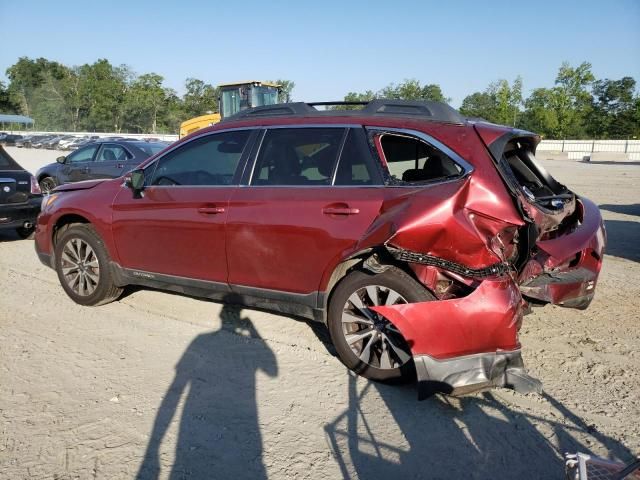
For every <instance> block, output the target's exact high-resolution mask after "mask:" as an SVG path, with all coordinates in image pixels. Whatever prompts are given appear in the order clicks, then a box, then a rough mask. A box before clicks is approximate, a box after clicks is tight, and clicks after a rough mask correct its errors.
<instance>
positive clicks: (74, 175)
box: [36, 140, 167, 194]
mask: <svg viewBox="0 0 640 480" xmlns="http://www.w3.org/2000/svg"><path fill="white" fill-rule="evenodd" d="M166 147H167V143H163V142H144V141H117V140H96V141H92V142H91V143H89V144H87V145H85V146H83V147H82V148H79V149H78V150H76V151H74V152H73V153H70V154H69V155H66V156H64V155H63V156H61V157H58V158H57V161H56V162H55V163H50V164H49V165H45V166H44V167H42V168H41V169H40V170H38V171H37V172H36V178H37V180H38V183H39V184H40V188H41V189H42V192H43V193H45V194H47V193H50V192H51V190H53V189H54V188H55V187H56V186H58V185H63V184H65V183H71V182H80V181H82V180H92V179H99V178H115V177H119V176H120V175H122V174H123V173H125V172H128V171H129V170H131V169H133V168H135V167H137V166H138V165H140V164H141V163H142V162H143V161H144V160H146V159H147V158H149V157H150V156H152V155H155V154H156V153H158V152H159V151H161V150H163V149H164V148H166Z"/></svg>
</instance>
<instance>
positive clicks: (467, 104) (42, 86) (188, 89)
mask: <svg viewBox="0 0 640 480" xmlns="http://www.w3.org/2000/svg"><path fill="white" fill-rule="evenodd" d="M6 75H7V78H8V79H9V82H8V84H7V85H5V84H3V83H2V82H0V113H18V114H23V115H27V116H29V117H32V118H33V119H34V120H35V122H36V128H37V129H39V130H52V131H96V132H116V133H121V132H127V133H175V132H176V131H178V128H179V125H180V123H181V122H183V121H184V120H186V119H189V118H192V117H195V116H198V115H203V114H205V113H207V112H217V111H218V96H219V94H218V89H217V88H216V87H215V86H213V85H212V84H210V83H207V82H205V81H203V80H199V79H196V78H187V79H186V81H185V85H184V94H183V95H182V96H179V95H178V94H177V92H176V91H175V90H173V89H171V88H167V87H165V86H164V78H163V77H162V76H161V75H159V74H157V73H145V74H142V75H138V74H136V73H135V72H134V71H133V70H132V69H131V68H130V67H128V66H126V65H120V66H115V65H112V64H111V63H110V62H109V61H108V60H106V59H99V60H97V61H96V62H95V63H93V64H85V65H81V66H75V67H68V66H66V65H63V64H61V63H59V62H55V61H50V60H47V59H45V58H38V59H30V58H27V57H21V58H20V59H18V61H17V62H16V63H15V64H14V65H12V66H11V67H9V68H8V69H7V71H6ZM275 82H277V83H280V84H281V85H283V94H282V95H281V98H282V99H283V100H284V101H285V102H288V101H292V91H293V89H294V87H295V83H294V82H292V81H290V80H276V81H275ZM375 98H393V99H407V100H435V101H441V102H447V103H449V102H450V101H451V99H450V98H447V97H446V96H445V94H444V93H443V90H442V88H441V87H440V85H438V84H424V85H423V84H421V82H420V81H419V80H416V79H407V80H404V81H403V82H401V83H399V84H395V83H392V84H389V85H387V86H386V87H384V88H382V89H380V90H378V91H372V90H367V91H364V92H349V93H348V94H347V95H345V97H344V100H345V101H350V102H354V101H356V102H357V101H369V100H372V99H375ZM341 108H357V107H341ZM460 112H461V113H462V114H463V115H466V116H468V117H477V118H482V119H484V120H487V121H490V122H494V123H499V124H504V125H511V126H514V127H517V128H522V129H525V130H531V131H534V132H537V133H540V134H541V135H542V136H544V137H545V138H557V139H562V138H567V139H570V138H596V139H626V138H640V95H639V94H638V92H637V91H636V81H635V80H634V79H633V78H632V77H623V78H621V79H618V80H612V79H608V78H605V79H596V78H595V76H594V75H593V73H592V71H591V64H589V63H587V62H583V63H581V64H580V65H578V66H576V67H573V66H571V65H570V64H568V63H563V64H562V65H561V66H560V68H559V70H558V74H557V76H556V78H555V83H554V86H553V87H550V88H535V89H533V90H532V91H531V93H530V94H529V96H528V97H526V98H525V97H524V95H523V80H522V78H521V77H517V78H516V79H515V80H513V81H512V82H509V81H508V80H504V79H501V80H497V81H495V82H492V83H491V84H490V85H489V86H488V87H487V88H486V89H485V90H483V91H480V92H474V93H472V94H470V95H468V96H467V97H465V98H464V100H463V101H462V105H461V107H460Z"/></svg>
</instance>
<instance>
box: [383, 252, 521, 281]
mask: <svg viewBox="0 0 640 480" xmlns="http://www.w3.org/2000/svg"><path fill="white" fill-rule="evenodd" d="M387 250H388V251H389V253H390V254H391V255H392V256H393V258H395V259H396V260H400V261H402V262H409V263H418V264H420V265H429V266H431V267H438V268H442V269H443V270H447V271H449V272H452V273H457V274H458V275H462V276H465V277H470V278H489V277H495V276H499V275H504V274H506V273H508V272H509V270H510V267H509V264H507V263H502V262H498V263H494V264H493V265H489V266H488V267H484V268H470V267H466V266H464V265H462V264H460V263H455V262H451V261H449V260H444V259H442V258H438V257H433V256H431V255H425V254H423V253H417V252H412V251H410V250H400V249H397V248H392V247H387Z"/></svg>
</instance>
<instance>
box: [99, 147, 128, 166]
mask: <svg viewBox="0 0 640 480" xmlns="http://www.w3.org/2000/svg"><path fill="white" fill-rule="evenodd" d="M131 157H132V155H131V154H130V153H129V152H127V150H126V149H125V148H124V147H122V146H120V145H115V144H111V143H105V144H103V145H102V147H101V148H100V151H99V152H98V155H97V156H96V159H95V161H96V162H126V161H127V160H128V159H129V158H131Z"/></svg>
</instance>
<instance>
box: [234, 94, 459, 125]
mask: <svg viewBox="0 0 640 480" xmlns="http://www.w3.org/2000/svg"><path fill="white" fill-rule="evenodd" d="M341 105H359V106H362V107H363V108H361V109H357V110H333V109H332V110H318V109H316V108H315V107H317V106H341ZM327 115H331V116H333V115H335V116H396V117H407V116H408V117H419V118H421V119H424V120H433V121H437V122H446V123H457V124H462V123H465V118H464V117H463V116H462V115H460V113H459V112H458V111H457V110H455V109H454V108H452V107H450V106H449V105H447V104H446V103H442V102H433V101H428V100H422V101H418V100H392V99H377V100H371V101H370V102H341V101H338V102H311V103H304V102H294V103H278V104H275V105H265V106H262V107H255V108H249V109H247V110H242V111H241V112H238V113H236V114H235V115H232V116H230V117H227V118H223V119H222V122H228V121H234V120H246V119H250V118H258V117H259V118H262V117H279V116H295V117H297V116H303V117H315V116H327Z"/></svg>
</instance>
